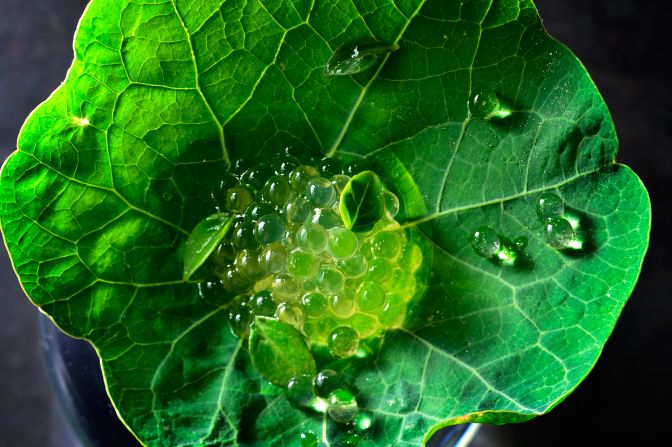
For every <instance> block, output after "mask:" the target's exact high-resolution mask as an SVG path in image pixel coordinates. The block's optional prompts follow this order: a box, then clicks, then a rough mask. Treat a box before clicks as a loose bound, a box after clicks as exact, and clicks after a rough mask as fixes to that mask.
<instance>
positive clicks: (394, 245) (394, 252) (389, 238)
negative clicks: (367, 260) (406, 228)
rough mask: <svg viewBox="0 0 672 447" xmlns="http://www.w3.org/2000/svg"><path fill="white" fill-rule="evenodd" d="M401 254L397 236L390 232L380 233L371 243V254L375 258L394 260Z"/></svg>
mask: <svg viewBox="0 0 672 447" xmlns="http://www.w3.org/2000/svg"><path fill="white" fill-rule="evenodd" d="M400 253H401V241H400V240H399V236H397V235H396V234H395V233H392V232H390V231H381V232H380V233H378V234H376V235H375V236H374V237H373V240H372V241H371V254H373V256H375V257H376V258H386V259H394V258H396V257H397V256H399V254H400Z"/></svg>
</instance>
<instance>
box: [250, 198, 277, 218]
mask: <svg viewBox="0 0 672 447" xmlns="http://www.w3.org/2000/svg"><path fill="white" fill-rule="evenodd" d="M274 212H275V209H274V208H273V206H271V205H269V204H268V203H263V202H261V203H253V204H251V205H250V206H248V207H247V209H246V210H245V219H246V220H248V221H250V222H256V221H258V220H259V219H261V217H263V216H265V215H267V214H273V213H274Z"/></svg>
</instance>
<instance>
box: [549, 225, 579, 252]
mask: <svg viewBox="0 0 672 447" xmlns="http://www.w3.org/2000/svg"><path fill="white" fill-rule="evenodd" d="M544 230H545V233H546V242H548V245H550V246H551V247H553V248H555V249H558V250H563V249H567V248H581V247H580V244H578V246H577V243H578V241H576V234H575V233H574V228H572V225H571V224H570V223H569V221H568V220H567V219H563V218H562V217H552V218H550V219H547V220H546V222H545V224H544Z"/></svg>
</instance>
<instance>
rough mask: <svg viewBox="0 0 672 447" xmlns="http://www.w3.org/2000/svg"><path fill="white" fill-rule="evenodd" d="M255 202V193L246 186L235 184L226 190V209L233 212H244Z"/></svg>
mask: <svg viewBox="0 0 672 447" xmlns="http://www.w3.org/2000/svg"><path fill="white" fill-rule="evenodd" d="M252 202H254V193H253V192H252V191H251V190H250V189H249V188H246V187H244V186H234V187H233V188H230V189H229V190H228V191H227V192H226V197H225V203H226V209H228V210H229V211H231V212H233V213H242V212H243V211H245V208H247V207H248V205H249V204H250V203H252Z"/></svg>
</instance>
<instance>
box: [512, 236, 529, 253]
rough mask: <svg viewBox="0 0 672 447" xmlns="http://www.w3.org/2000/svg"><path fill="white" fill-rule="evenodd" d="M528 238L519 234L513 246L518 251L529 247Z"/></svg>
mask: <svg viewBox="0 0 672 447" xmlns="http://www.w3.org/2000/svg"><path fill="white" fill-rule="evenodd" d="M527 243H528V241H527V238H526V237H525V236H519V237H517V238H515V239H514V240H513V246H514V248H515V249H516V251H519V252H520V251H523V250H525V249H526V248H527Z"/></svg>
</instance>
